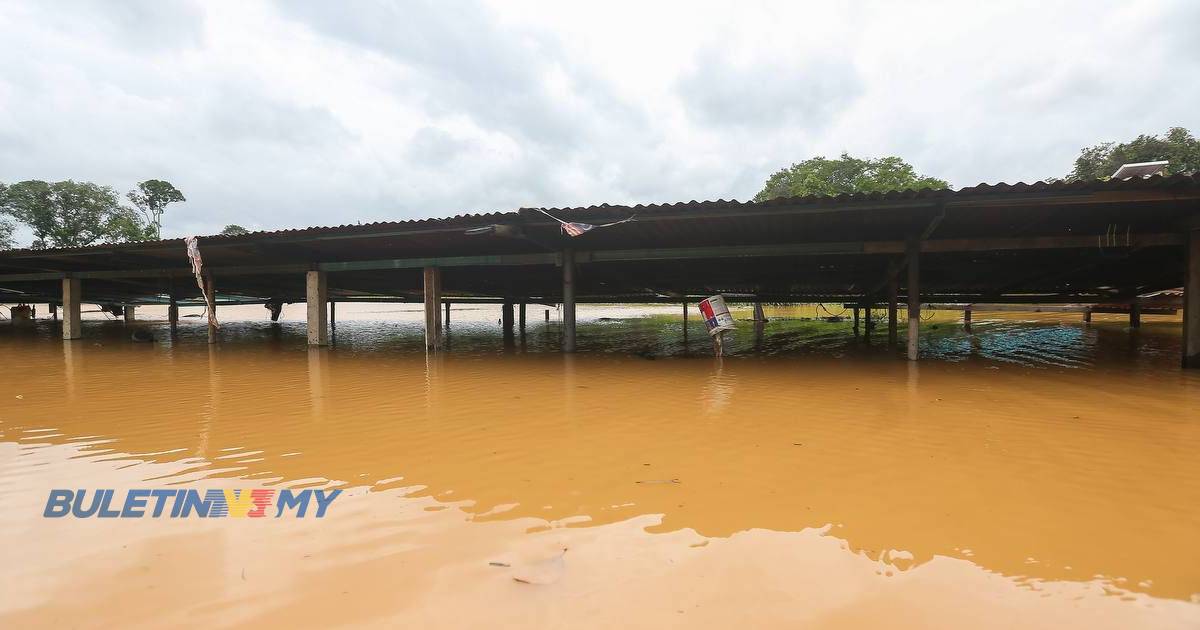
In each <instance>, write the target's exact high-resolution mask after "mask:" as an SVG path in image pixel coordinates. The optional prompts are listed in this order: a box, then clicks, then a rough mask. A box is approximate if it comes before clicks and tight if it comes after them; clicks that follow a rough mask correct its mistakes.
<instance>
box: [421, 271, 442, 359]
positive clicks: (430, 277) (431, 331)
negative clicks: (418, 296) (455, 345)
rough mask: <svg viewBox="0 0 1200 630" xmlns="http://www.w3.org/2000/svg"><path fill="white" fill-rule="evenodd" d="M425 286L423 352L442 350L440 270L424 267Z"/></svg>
mask: <svg viewBox="0 0 1200 630" xmlns="http://www.w3.org/2000/svg"><path fill="white" fill-rule="evenodd" d="M424 286H425V350H426V351H428V352H437V351H439V350H441V349H442V270H441V269H440V268H438V267H426V268H425V272H424Z"/></svg>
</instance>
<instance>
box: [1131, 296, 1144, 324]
mask: <svg viewBox="0 0 1200 630" xmlns="http://www.w3.org/2000/svg"><path fill="white" fill-rule="evenodd" d="M1129 327H1130V328H1141V327H1142V304H1141V302H1139V301H1138V299H1137V297H1134V298H1133V300H1132V301H1131V302H1129Z"/></svg>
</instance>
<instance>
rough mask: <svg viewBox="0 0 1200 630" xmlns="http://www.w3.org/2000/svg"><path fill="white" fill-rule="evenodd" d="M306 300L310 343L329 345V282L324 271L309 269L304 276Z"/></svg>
mask: <svg viewBox="0 0 1200 630" xmlns="http://www.w3.org/2000/svg"><path fill="white" fill-rule="evenodd" d="M304 290H305V295H304V302H305V306H307V307H308V345H310V346H328V345H329V312H328V311H327V310H326V306H327V303H328V302H329V282H328V279H327V277H326V275H325V272H324V271H309V272H307V273H306V274H305V277H304Z"/></svg>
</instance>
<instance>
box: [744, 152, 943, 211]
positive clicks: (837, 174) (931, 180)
mask: <svg viewBox="0 0 1200 630" xmlns="http://www.w3.org/2000/svg"><path fill="white" fill-rule="evenodd" d="M949 187H950V184H948V183H947V182H946V181H945V180H941V179H938V178H936V177H926V176H923V175H918V174H917V171H916V169H914V168H913V167H912V165H911V164H909V163H908V162H905V161H904V160H902V159H900V158H898V157H895V156H888V157H883V158H879V159H875V160H872V159H865V160H864V159H859V158H855V157H851V156H850V155H849V154H847V153H843V154H842V157H841V158H839V159H836V160H829V159H826V158H824V157H822V156H817V157H814V158H812V159H809V160H805V161H803V162H800V163H799V164H793V165H791V166H789V167H787V168H784V169H781V170H779V171H778V172H776V173H775V174H774V175H771V177H770V178H768V179H767V183H766V185H764V186H763V189H762V190H761V191H760V192H759V193H758V194H757V195H755V196H754V200H755V201H766V200H768V199H775V198H776V197H799V196H804V195H838V194H842V193H865V192H887V191H889V190H903V189H905V188H912V189H921V188H934V189H942V188H949Z"/></svg>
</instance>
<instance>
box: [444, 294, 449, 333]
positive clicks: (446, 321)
mask: <svg viewBox="0 0 1200 630" xmlns="http://www.w3.org/2000/svg"><path fill="white" fill-rule="evenodd" d="M442 306H443V310H445V311H446V316H445V317H444V318H443V319H445V321H444V322H442V323H443V325H444V326H445V327H446V328H447V329H449V328H450V300H446V301H445V302H442Z"/></svg>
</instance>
